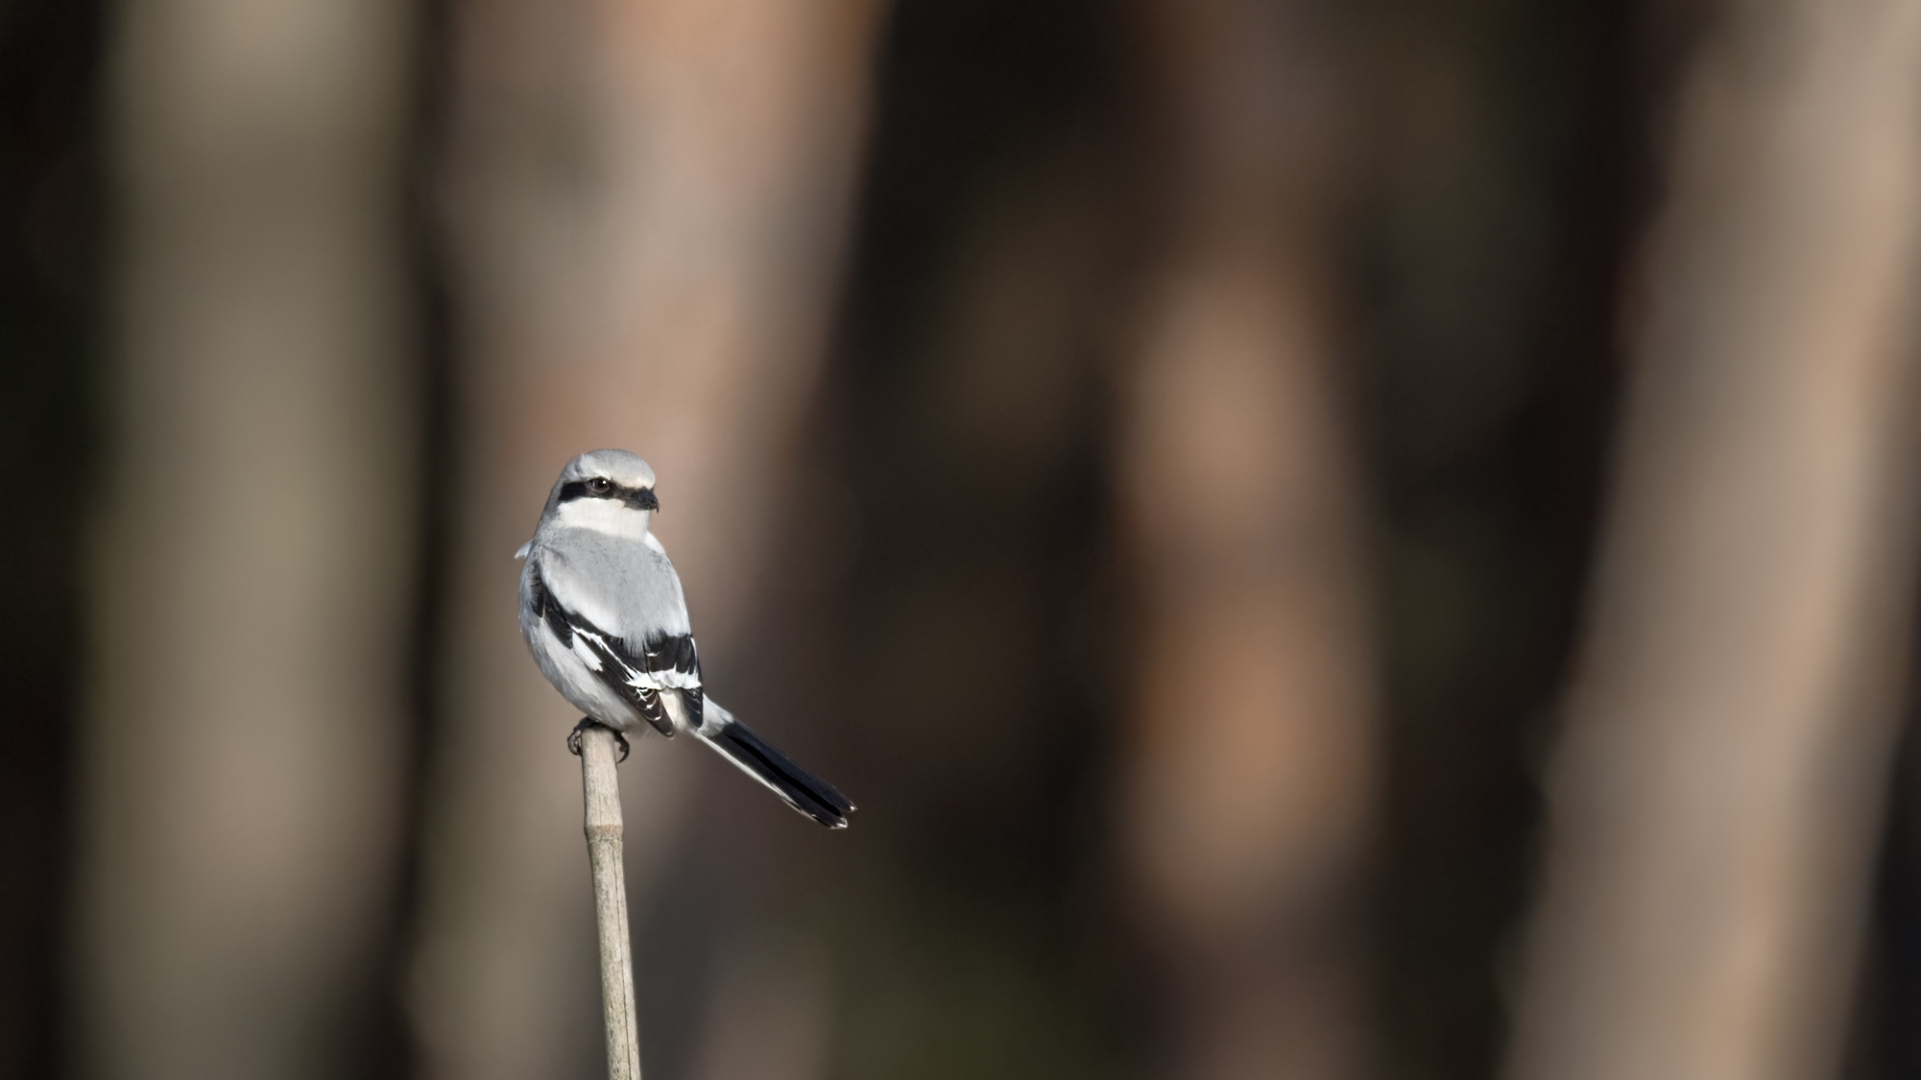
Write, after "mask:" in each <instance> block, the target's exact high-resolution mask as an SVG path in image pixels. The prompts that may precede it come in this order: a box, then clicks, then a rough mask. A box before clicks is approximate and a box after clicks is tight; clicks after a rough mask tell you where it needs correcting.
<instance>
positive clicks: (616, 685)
mask: <svg viewBox="0 0 1921 1080" xmlns="http://www.w3.org/2000/svg"><path fill="white" fill-rule="evenodd" d="M659 511H660V498H659V496H657V495H656V494H655V493H654V470H653V468H652V467H651V466H649V465H648V464H647V462H646V461H644V460H642V459H641V458H640V457H639V456H638V455H636V454H633V453H631V452H629V451H626V450H593V451H590V452H588V453H585V454H581V455H580V456H579V457H576V458H574V459H573V460H572V461H569V462H568V463H567V467H566V468H564V469H562V470H561V471H560V478H559V479H558V480H556V481H554V486H553V490H552V492H551V493H550V494H549V495H548V496H547V506H546V508H545V509H544V510H543V511H542V512H541V515H540V524H539V525H538V526H536V527H535V529H534V537H533V539H531V540H529V541H527V543H526V544H524V545H522V546H521V548H520V550H519V551H518V552H516V553H515V555H514V557H515V558H516V559H520V560H523V565H522V567H521V572H520V633H521V637H522V638H524V639H525V640H526V642H527V648H528V650H529V651H531V652H532V653H533V655H534V663H535V664H537V665H538V666H539V667H540V672H541V674H543V675H545V676H546V677H547V681H548V682H551V683H553V684H554V689H556V690H558V691H560V696H561V697H563V698H566V699H567V701H568V703H570V704H571V705H573V706H574V707H575V708H577V709H579V710H580V711H581V712H583V713H585V714H586V715H585V716H583V717H582V718H581V720H580V723H579V724H576V725H575V726H574V730H573V732H572V734H570V735H569V736H568V738H567V745H568V748H569V749H571V750H572V751H573V752H574V753H576V754H578V753H579V752H580V736H581V733H582V732H583V731H585V730H587V729H588V728H589V727H592V726H594V725H599V726H601V727H605V728H607V729H609V730H611V731H612V732H613V733H614V737H615V739H616V740H618V741H619V743H620V748H621V756H620V760H622V761H625V760H626V759H627V753H628V751H629V749H630V748H629V745H628V742H627V738H626V736H627V735H628V734H629V733H634V734H639V733H641V732H643V731H644V730H645V729H647V728H651V729H653V730H654V731H657V732H659V733H660V734H661V735H664V736H666V737H668V738H672V737H673V736H675V735H676V734H682V733H685V734H691V735H693V736H694V737H695V738H696V739H698V740H700V741H701V742H703V743H706V744H707V745H708V746H710V747H713V748H714V749H715V750H716V751H718V752H719V753H720V755H721V756H722V757H724V758H726V759H727V760H728V761H729V762H732V763H733V764H734V766H735V767H737V768H739V769H740V770H741V771H742V772H744V773H746V774H747V775H749V776H751V777H753V778H754V779H755V780H758V781H759V782H760V783H762V784H763V785H765V786H766V787H767V788H768V789H769V790H771V791H772V792H773V793H774V794H776V795H778V796H780V797H781V798H782V799H783V800H785V801H786V803H787V805H789V806H791V807H793V808H794V809H795V810H797V811H799V812H800V813H802V814H804V815H806V816H807V817H809V818H812V819H813V820H815V821H817V822H819V823H820V824H822V825H825V826H827V827H828V828H832V829H844V828H846V827H847V815H848V814H850V813H852V812H853V810H854V804H853V803H852V802H849V801H848V799H847V797H846V796H845V795H842V794H841V793H840V792H839V791H838V790H836V789H835V788H834V786H833V785H832V784H829V783H827V782H826V781H825V780H822V779H821V778H820V777H818V776H815V775H814V774H813V773H811V772H808V771H807V770H806V769H804V768H801V767H800V766H799V765H798V764H796V763H795V762H794V760H793V759H792V758H790V757H788V756H787V755H786V754H784V753H782V752H780V751H779V750H777V749H775V748H774V747H773V745H772V744H770V743H768V742H767V740H765V739H763V738H761V737H760V736H759V735H756V734H755V733H754V732H753V730H752V729H750V728H748V727H747V725H745V724H743V723H741V722H740V721H739V720H738V719H737V718H735V716H734V715H733V714H732V713H730V712H728V711H727V710H726V709H724V708H722V707H721V706H720V705H719V704H718V703H717V702H715V701H714V699H713V698H711V697H708V696H707V692H706V689H705V687H704V685H703V684H702V682H701V674H700V650H699V649H698V648H697V647H696V646H695V644H694V633H693V627H692V624H691V623H690V621H689V619H688V617H687V600H686V597H685V595H684V594H683V593H682V591H681V586H680V576H679V575H678V574H676V573H675V572H674V564H673V563H672V562H671V561H669V560H668V558H667V549H666V548H665V547H663V546H662V545H661V542H660V540H659V538H658V537H656V536H655V535H654V534H653V532H652V531H651V529H650V528H649V525H650V524H651V519H652V516H653V515H654V514H656V513H658V512H659Z"/></svg>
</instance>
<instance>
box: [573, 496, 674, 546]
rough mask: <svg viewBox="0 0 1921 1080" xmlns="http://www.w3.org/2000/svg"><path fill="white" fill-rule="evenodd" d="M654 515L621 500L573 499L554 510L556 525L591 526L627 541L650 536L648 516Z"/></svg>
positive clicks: (587, 527) (576, 527)
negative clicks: (648, 532)
mask: <svg viewBox="0 0 1921 1080" xmlns="http://www.w3.org/2000/svg"><path fill="white" fill-rule="evenodd" d="M652 516H653V515H652V514H651V513H649V512H648V511H646V510H637V509H635V508H633V507H631V506H628V505H627V504H626V503H623V502H620V501H619V500H617V499H569V500H567V501H566V502H564V503H561V504H560V505H559V506H558V507H556V508H555V509H554V524H556V525H558V526H560V527H561V528H563V529H591V530H593V531H594V532H597V533H606V534H607V535H608V536H618V537H620V538H621V539H623V540H643V539H646V538H647V535H648V534H647V519H648V518H649V517H652Z"/></svg>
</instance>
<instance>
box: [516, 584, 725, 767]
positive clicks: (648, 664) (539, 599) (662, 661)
mask: <svg viewBox="0 0 1921 1080" xmlns="http://www.w3.org/2000/svg"><path fill="white" fill-rule="evenodd" d="M532 577H533V602H534V614H535V615H537V616H539V618H540V620H541V621H542V622H544V623H546V624H547V629H549V630H551V631H553V635H554V637H556V638H559V639H560V644H561V647H562V648H566V649H572V648H573V647H574V642H575V640H576V639H578V640H579V642H580V643H581V644H582V645H584V646H586V648H587V651H588V652H589V653H591V654H592V655H593V656H594V657H595V658H596V659H597V660H599V661H600V664H599V667H598V668H597V669H596V670H595V672H594V674H595V675H596V676H597V677H599V679H600V681H601V682H602V683H604V684H606V685H607V687H608V688H609V689H611V690H613V691H614V693H616V694H619V695H620V696H621V697H622V698H623V699H624V700H626V701H627V702H628V704H630V705H632V706H633V707H634V709H635V710H636V711H637V712H639V713H640V715H641V716H642V717H643V718H645V719H646V721H647V722H648V723H649V724H652V725H653V727H654V730H656V731H658V732H660V733H661V734H662V735H665V736H667V737H668V738H672V737H673V735H674V724H673V721H672V720H670V719H668V716H667V709H666V707H665V706H663V705H662V704H661V701H660V695H661V693H662V692H663V691H666V692H668V693H677V694H679V695H680V700H681V702H682V704H683V705H684V706H685V707H686V710H687V716H688V723H689V724H690V725H692V726H693V727H694V728H699V727H700V722H701V711H702V709H701V706H702V704H703V703H704V702H705V700H706V698H705V695H704V694H702V692H701V689H700V652H699V650H698V649H696V648H695V647H694V637H693V635H692V634H673V635H668V634H658V635H652V636H649V637H648V638H647V640H646V642H645V643H644V644H643V645H642V647H641V650H640V654H639V655H635V654H634V653H633V651H632V650H630V649H629V648H628V647H627V643H626V642H624V641H622V640H621V639H620V638H619V637H618V636H616V635H613V634H609V633H607V632H606V631H605V630H602V629H601V628H600V627H598V626H595V625H594V624H593V622H592V621H590V620H589V619H588V618H587V617H586V616H584V615H582V614H580V613H579V612H577V611H569V610H567V608H566V607H565V606H564V605H563V604H561V602H560V601H559V600H557V599H555V598H554V594H553V593H552V592H550V591H548V589H547V583H546V582H545V581H543V580H541V576H540V571H539V570H538V569H536V570H535V571H534V572H533V575H532ZM669 684H671V685H669Z"/></svg>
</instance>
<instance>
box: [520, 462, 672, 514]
mask: <svg viewBox="0 0 1921 1080" xmlns="http://www.w3.org/2000/svg"><path fill="white" fill-rule="evenodd" d="M659 509H660V500H659V499H658V498H656V497H655V495H654V470H653V469H652V468H651V467H649V466H648V464H647V463H646V462H645V461H643V460H641V458H640V456H639V455H637V454H631V453H628V452H627V451H625V450H593V451H589V452H588V453H585V454H582V455H580V456H579V457H577V458H575V459H574V460H572V461H570V462H568V463H567V467H566V468H564V469H562V470H560V479H559V480H557V481H555V483H554V490H553V493H552V494H551V495H549V496H548V497H547V516H548V517H550V518H555V519H557V520H558V521H559V522H560V523H561V524H566V525H576V526H580V527H584V528H594V529H599V530H601V531H603V532H629V531H635V530H638V531H641V532H644V531H645V530H646V528H647V515H648V514H649V513H650V512H651V511H655V510H659Z"/></svg>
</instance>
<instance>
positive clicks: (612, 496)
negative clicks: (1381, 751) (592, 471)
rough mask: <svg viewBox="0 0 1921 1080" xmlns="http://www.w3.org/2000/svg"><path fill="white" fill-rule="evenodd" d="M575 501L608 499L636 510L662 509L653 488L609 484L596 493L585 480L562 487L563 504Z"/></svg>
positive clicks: (575, 481) (568, 483)
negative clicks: (605, 488) (603, 489)
mask: <svg viewBox="0 0 1921 1080" xmlns="http://www.w3.org/2000/svg"><path fill="white" fill-rule="evenodd" d="M575 499H608V500H611V501H613V502H621V503H625V504H627V505H628V506H629V507H631V508H632V509H635V510H659V509H660V500H659V499H658V498H656V497H655V495H654V489H653V488H630V487H621V486H620V485H619V484H609V485H607V490H605V491H595V490H594V489H593V488H592V487H590V486H589V484H588V482H587V481H585V480H570V481H568V482H567V483H565V484H562V485H560V501H561V502H564V503H565V502H573V501H574V500H575Z"/></svg>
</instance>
